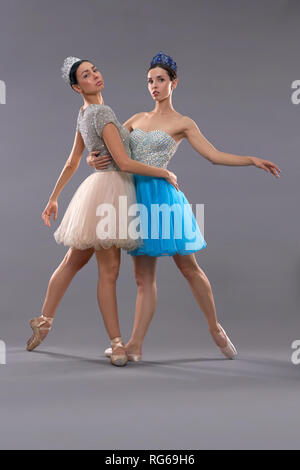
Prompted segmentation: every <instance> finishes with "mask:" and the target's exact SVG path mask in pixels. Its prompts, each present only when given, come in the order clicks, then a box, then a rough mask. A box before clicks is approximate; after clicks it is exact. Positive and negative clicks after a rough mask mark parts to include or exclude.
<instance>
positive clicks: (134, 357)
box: [104, 348, 142, 362]
mask: <svg viewBox="0 0 300 470" xmlns="http://www.w3.org/2000/svg"><path fill="white" fill-rule="evenodd" d="M111 352H112V349H111V348H106V349H105V351H104V354H105V356H106V357H111ZM126 354H127V358H128V361H132V362H139V361H141V360H142V355H141V354H131V353H126Z"/></svg>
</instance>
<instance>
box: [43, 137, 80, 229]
mask: <svg viewBox="0 0 300 470" xmlns="http://www.w3.org/2000/svg"><path fill="white" fill-rule="evenodd" d="M83 151H84V142H83V139H82V137H81V134H80V132H78V131H77V132H76V135H75V139H74V144H73V148H72V151H71V153H70V155H69V157H68V159H67V161H66V163H65V166H64V168H63V170H62V172H61V174H60V176H59V178H58V180H57V182H56V185H55V187H54V189H53V191H52V193H51V196H50V198H49V201H48V204H47V206H46V207H45V209H44V211H43V213H42V219H43V221H44V224H45V225H48V227H50V217H51V214H53V216H54V220H56V217H57V211H58V206H57V199H58V196H59V195H60V193H61V191H62V190H63V188H64V187H65V186H66V184H67V183H68V181H69V180H70V179H71V178H72V176H73V175H74V173H75V171H76V170H77V168H78V166H79V163H80V160H81V157H82V154H83Z"/></svg>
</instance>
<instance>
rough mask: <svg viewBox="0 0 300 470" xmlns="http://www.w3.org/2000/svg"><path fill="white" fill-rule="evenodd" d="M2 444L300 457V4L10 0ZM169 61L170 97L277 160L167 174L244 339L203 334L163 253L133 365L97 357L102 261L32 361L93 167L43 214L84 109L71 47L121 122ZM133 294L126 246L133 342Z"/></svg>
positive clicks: (219, 301) (220, 301) (184, 160)
mask: <svg viewBox="0 0 300 470" xmlns="http://www.w3.org/2000/svg"><path fill="white" fill-rule="evenodd" d="M0 5H1V12H0V48H1V66H0V80H2V81H4V82H5V84H6V104H1V105H0V120H1V126H0V137H1V239H2V242H1V245H0V250H1V330H0V338H1V339H2V340H3V341H5V343H6V347H7V357H6V359H7V363H6V365H0V376H1V388H0V397H1V403H0V408H1V425H0V429H1V433H0V447H1V448H2V449H197V448H198V449H229V448H233V449H242V448H244V449H246V448H261V449H263V448H272V449H273V448H285V449H286V448H298V447H299V439H298V433H297V429H298V427H299V419H298V412H297V409H298V408H297V398H298V393H299V372H300V365H299V366H296V365H294V364H293V363H292V362H291V356H292V352H293V350H292V348H291V344H292V342H293V341H294V340H297V339H300V332H299V320H298V312H299V275H300V244H299V210H298V204H299V198H298V193H299V191H298V187H299V174H300V163H299V119H300V118H299V116H300V105H296V104H293V103H292V101H291V95H292V89H291V84H292V82H293V81H294V80H299V79H300V69H299V48H298V44H299V18H300V4H299V2H298V1H297V0H294V1H287V0H275V1H274V0H263V1H259V0H255V1H254V0H251V1H250V0H244V1H241V0H227V1H222V0H218V1H217V0H210V1H197V2H196V1H194V0H185V1H184V2H182V1H178V0H172V2H171V1H170V2H169V1H166V0H162V1H157V0H152V1H151V2H146V1H135V0H125V1H124V0H123V1H121V0H109V1H96V0H85V1H84V2H83V1H79V0H62V1H59V2H58V1H53V2H48V1H44V0H26V2H24V1H22V0H18V1H16V0H1V4H0ZM160 50H162V51H164V52H166V53H168V54H170V55H171V56H173V57H174V59H175V60H176V62H177V64H178V66H179V70H178V72H179V85H178V87H177V89H176V91H175V93H174V99H173V104H174V106H175V108H176V110H177V111H179V112H181V113H182V114H185V115H188V116H190V117H191V118H193V119H194V120H195V121H196V122H197V124H198V126H199V128H200V130H201V131H202V133H203V134H204V135H205V137H206V138H208V139H209V140H210V142H212V144H213V145H214V146H215V147H217V148H218V149H220V150H223V151H227V152H230V153H234V154H240V155H254V156H258V157H261V158H265V159H267V160H271V161H273V162H274V163H276V164H277V165H278V166H279V167H280V168H281V170H282V173H281V177H280V178H279V179H278V180H277V179H275V177H274V176H272V175H270V174H268V173H266V172H264V171H263V170H259V169H257V168H255V167H253V166H251V167H250V166H248V167H230V166H213V165H212V164H210V163H209V162H208V161H207V160H206V159H204V158H203V157H201V156H200V155H198V154H197V153H196V152H195V151H194V150H193V148H192V147H191V146H190V145H189V144H188V143H187V142H183V143H182V144H181V145H180V146H179V149H178V151H177V153H176V155H175V156H174V157H173V159H172V161H171V163H170V166H169V168H170V169H171V170H172V171H174V172H175V173H176V174H177V176H178V181H179V184H180V189H182V190H183V191H184V193H185V194H186V196H187V198H188V200H189V201H190V203H192V204H196V203H199V204H205V210H204V215H205V219H204V222H205V225H204V237H205V239H206V241H207V248H206V249H205V250H204V251H201V252H200V253H198V254H197V259H198V261H199V264H200V266H201V268H202V269H203V270H204V271H205V273H206V275H207V276H208V278H209V280H210V282H211V284H212V288H213V293H214V296H215V303H216V308H217V313H218V318H219V321H220V323H221V324H222V326H223V327H224V328H225V329H226V331H227V333H228V334H229V336H230V338H231V339H232V341H233V343H234V344H235V346H236V347H237V350H238V353H239V357H238V359H237V360H236V361H228V360H226V359H225V358H224V357H223V356H222V354H221V353H220V351H219V350H218V348H217V347H216V346H215V344H214V342H213V341H212V339H211V337H210V335H209V332H208V329H207V326H206V321H205V319H204V316H203V314H202V312H201V311H199V309H198V307H197V304H196V302H195V300H194V298H193V297H192V295H191V293H190V291H189V288H188V285H187V283H186V281H185V280H184V279H183V277H182V276H181V274H180V273H179V271H178V270H177V268H176V266H175V264H174V262H173V260H172V258H170V259H169V258H163V259H160V260H159V262H158V275H157V281H158V304H157V311H156V313H155V316H154V319H153V322H152V325H151V327H150V330H149V332H148V335H147V337H146V339H145V343H144V349H143V358H144V361H143V362H142V363H140V364H131V363H130V364H128V366H127V367H125V368H116V367H113V366H111V365H110V363H109V361H108V360H107V359H105V358H104V355H103V351H104V349H105V348H106V347H107V346H108V344H109V343H108V337H107V333H106V331H105V329H104V324H103V321H102V318H101V316H100V312H99V309H98V304H97V299H96V286H97V268H96V260H95V258H92V260H91V261H90V263H89V264H88V265H87V266H86V267H85V268H84V269H83V270H82V271H81V272H80V273H79V274H78V275H77V277H75V279H74V280H73V282H72V284H71V286H70V288H69V290H68V291H67V293H66V295H65V297H64V299H63V301H62V302H61V304H60V307H59V309H58V311H57V314H56V318H55V321H54V324H53V328H52V331H51V332H50V334H49V335H48V338H47V339H46V341H45V342H43V343H42V344H41V345H40V347H39V348H38V349H36V351H35V352H33V353H28V352H27V351H26V350H25V347H26V341H27V339H28V338H29V336H30V335H31V329H30V327H29V324H28V321H29V319H30V318H32V317H33V316H37V315H39V314H40V311H41V307H42V303H43V300H44V295H45V293H46V288H47V284H48V281H49V278H50V276H51V275H52V273H53V271H54V270H55V269H56V267H57V266H58V264H59V263H60V261H61V260H62V258H63V256H64V255H65V253H66V251H67V248H66V247H63V246H58V245H57V244H56V243H55V240H54V238H53V232H54V231H55V228H56V227H57V226H58V224H59V223H60V220H61V217H62V215H63V214H64V211H65V209H66V208H67V205H68V203H69V201H70V199H71V197H72V195H73V194H74V191H75V190H76V188H77V187H78V186H79V184H80V183H81V181H83V179H84V178H86V177H87V176H88V175H89V174H90V173H91V171H93V170H92V169H91V168H89V167H88V166H87V165H86V162H85V158H86V156H87V154H86V153H85V154H84V157H83V159H82V161H81V164H80V167H79V169H78V171H77V172H76V174H75V176H74V177H73V178H72V180H71V181H70V182H69V183H68V185H67V186H66V187H65V189H64V191H63V192H62V194H61V196H60V198H59V214H58V219H57V221H56V222H52V225H51V228H50V229H49V228H47V227H45V226H44V225H43V223H42V219H41V217H40V216H41V213H42V210H43V209H44V207H45V205H46V203H47V200H48V197H49V195H50V193H51V191H52V189H53V187H54V184H55V182H56V180H57V178H58V176H59V174H60V172H61V170H62V168H63V166H64V164H65V161H66V159H67V157H68V155H69V153H70V151H71V148H72V145H73V139H74V132H75V125H76V118H77V113H78V110H79V107H80V106H81V104H82V101H81V97H80V96H78V95H76V94H75V93H74V92H72V91H71V89H70V88H68V87H67V86H66V85H65V83H64V82H63V80H62V78H61V75H60V67H61V64H62V61H63V59H64V58H65V57H66V56H68V55H75V56H78V57H82V58H90V59H91V60H92V61H93V62H94V63H95V64H96V65H97V66H98V67H99V69H100V71H101V72H102V73H103V76H104V80H105V89H104V92H103V96H104V100H105V103H106V104H108V105H110V106H111V107H112V108H113V109H114V111H115V112H116V114H117V116H118V118H119V120H120V122H124V121H125V120H127V119H128V118H129V117H130V116H131V115H132V114H134V113H137V112H140V111H143V110H150V109H152V106H153V103H152V99H151V97H150V95H149V94H148V91H147V87H146V71H147V67H148V65H149V63H150V60H151V58H152V57H153V56H154V55H155V54H156V53H158V52H159V51H160ZM135 295H136V287H135V280H134V275H133V263H132V259H131V257H130V256H128V255H127V254H126V252H123V253H122V265H121V272H120V278H119V282H118V299H119V315H120V322H121V328H122V335H123V337H124V339H125V340H127V339H128V338H129V335H130V331H131V327H132V324H133V316H134V304H135Z"/></svg>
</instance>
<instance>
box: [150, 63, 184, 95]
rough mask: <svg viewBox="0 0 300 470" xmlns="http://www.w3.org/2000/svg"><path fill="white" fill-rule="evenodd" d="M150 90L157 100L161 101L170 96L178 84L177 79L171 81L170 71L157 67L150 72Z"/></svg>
mask: <svg viewBox="0 0 300 470" xmlns="http://www.w3.org/2000/svg"><path fill="white" fill-rule="evenodd" d="M147 81H148V90H149V93H150V95H151V96H152V98H153V99H154V100H155V101H161V100H164V99H166V98H168V97H169V96H170V95H171V94H172V92H173V90H174V89H175V88H176V86H177V79H175V80H173V81H171V79H170V77H169V74H168V72H167V71H166V70H165V69H163V68H161V67H155V68H154V69H151V70H149V72H148V77H147Z"/></svg>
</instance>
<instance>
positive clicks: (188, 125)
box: [184, 117, 280, 177]
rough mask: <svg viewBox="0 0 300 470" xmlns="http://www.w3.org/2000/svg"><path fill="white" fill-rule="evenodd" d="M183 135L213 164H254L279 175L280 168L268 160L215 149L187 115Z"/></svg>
mask: <svg viewBox="0 0 300 470" xmlns="http://www.w3.org/2000/svg"><path fill="white" fill-rule="evenodd" d="M184 136H185V137H186V138H187V140H188V141H189V143H190V144H191V145H192V147H193V148H194V149H195V150H196V151H197V152H199V153H200V154H201V155H203V157H204V158H206V159H207V160H209V161H210V162H211V163H213V164H214V165H228V166H246V165H255V166H257V167H258V168H262V169H263V170H265V171H268V172H270V173H272V174H273V175H274V176H276V177H279V176H278V175H277V172H280V169H279V168H278V166H276V165H275V164H274V163H272V162H270V161H268V160H263V159H261V158H257V157H252V156H241V155H234V154H232V153H226V152H221V151H220V150H218V149H216V148H215V147H214V146H213V145H212V144H211V143H210V142H209V141H208V140H207V139H206V138H205V137H204V135H203V134H202V133H201V132H200V130H199V128H198V126H197V124H196V123H195V122H194V121H193V120H192V119H190V118H188V117H185V122H184Z"/></svg>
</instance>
